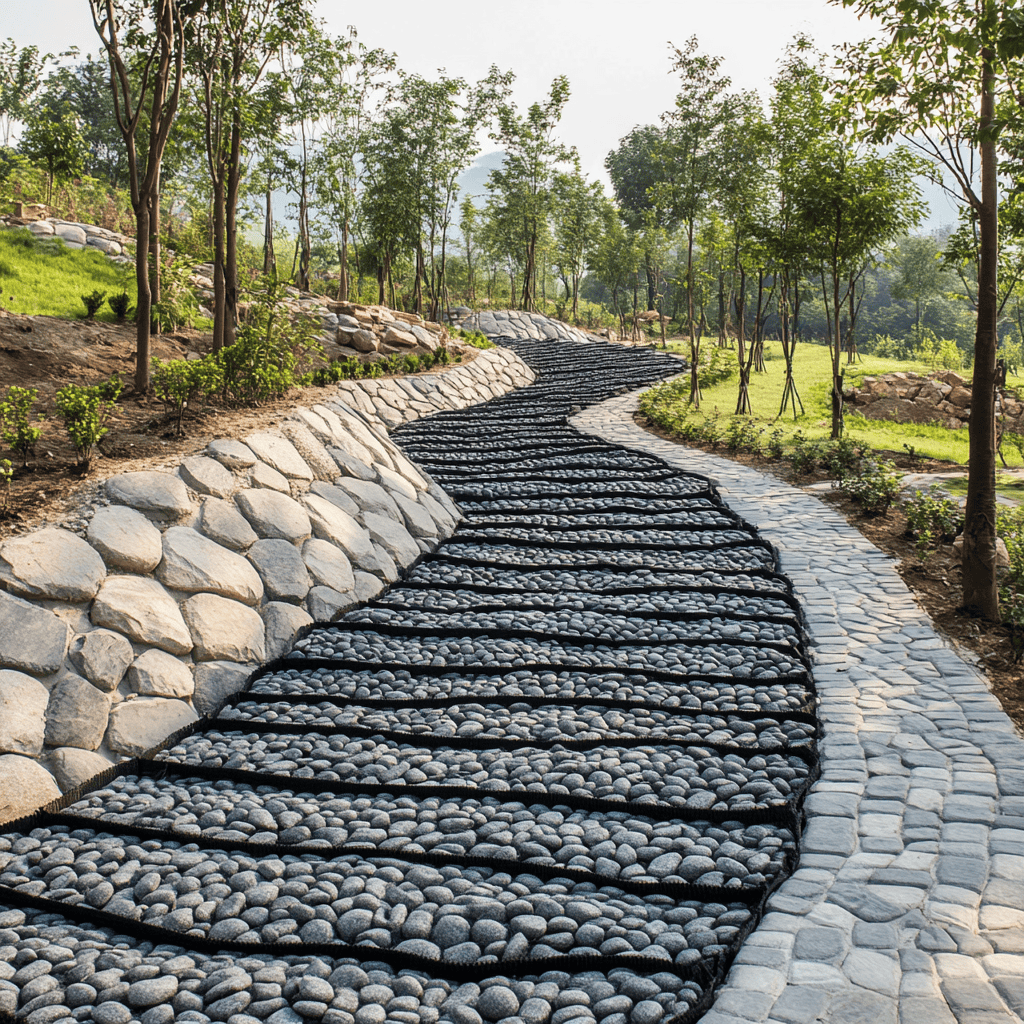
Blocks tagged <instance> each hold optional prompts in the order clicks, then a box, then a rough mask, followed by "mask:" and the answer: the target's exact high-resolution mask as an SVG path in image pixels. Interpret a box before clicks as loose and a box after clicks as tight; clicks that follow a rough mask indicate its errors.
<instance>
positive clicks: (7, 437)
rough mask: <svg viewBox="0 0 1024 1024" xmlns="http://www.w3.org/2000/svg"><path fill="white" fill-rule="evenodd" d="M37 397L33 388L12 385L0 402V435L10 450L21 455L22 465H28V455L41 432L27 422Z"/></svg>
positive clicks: (37, 393)
mask: <svg viewBox="0 0 1024 1024" xmlns="http://www.w3.org/2000/svg"><path fill="white" fill-rule="evenodd" d="M38 397H39V392H38V391H37V390H36V389H35V388H19V387H17V385H12V386H11V387H9V388H8V389H7V398H6V399H5V400H4V401H3V402H0V436H2V437H3V439H4V441H5V442H6V443H7V445H8V447H9V448H10V449H11V451H13V452H14V453H15V454H16V455H18V456H20V457H21V464H22V466H26V465H28V457H29V455H31V454H32V453H33V452H34V451H35V447H36V441H38V440H39V436H40V435H41V434H42V430H41V429H40V428H39V427H33V426H32V425H31V424H30V422H29V420H30V411H31V409H32V406H33V405H34V404H35V401H36V399H37V398H38Z"/></svg>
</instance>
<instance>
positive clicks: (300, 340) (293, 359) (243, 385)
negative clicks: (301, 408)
mask: <svg viewBox="0 0 1024 1024" xmlns="http://www.w3.org/2000/svg"><path fill="white" fill-rule="evenodd" d="M285 295H286V292H285V285H284V283H283V282H279V281H277V279H276V278H262V279H261V280H260V281H259V282H258V284H257V287H256V291H255V293H254V295H253V301H252V303H251V304H250V306H249V311H248V313H247V314H246V318H245V321H244V322H243V323H242V326H241V327H240V328H239V331H238V335H237V341H236V342H235V343H234V345H230V346H228V347H227V348H225V349H222V350H221V351H220V352H218V353H217V356H216V359H217V361H218V363H219V364H220V366H221V368H222V372H223V388H224V397H225V399H226V400H228V401H234V402H239V403H241V404H243V405H258V404H259V403H260V402H265V401H267V400H268V399H271V398H279V397H280V396H281V395H283V394H284V393H285V392H286V391H287V390H288V389H289V388H290V387H293V386H294V385H295V384H297V383H299V382H300V381H301V380H302V379H303V373H304V372H308V371H304V369H303V363H304V362H305V361H307V360H309V359H310V357H318V358H319V359H321V360H323V359H324V350H323V346H322V345H321V344H320V342H319V339H318V335H319V332H320V321H319V319H318V318H317V317H315V316H312V315H310V314H306V313H296V314H293V313H291V312H290V311H289V310H288V309H287V308H286V307H285V306H284V305H283V300H284V298H285ZM314 377H315V371H314Z"/></svg>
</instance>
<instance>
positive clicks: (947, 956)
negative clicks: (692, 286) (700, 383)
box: [570, 392, 1024, 1024]
mask: <svg viewBox="0 0 1024 1024" xmlns="http://www.w3.org/2000/svg"><path fill="white" fill-rule="evenodd" d="M640 393H641V392H633V393H631V394H628V395H624V396H620V397H618V398H614V399H611V400H610V401H608V402H605V403H603V404H602V405H599V406H596V407H594V408H592V409H588V410H586V411H585V412H583V413H580V414H579V415H577V416H575V417H574V418H573V419H572V420H571V421H570V423H571V425H572V426H574V427H575V428H576V429H578V430H580V431H582V432H583V433H587V434H591V435H596V436H599V437H602V438H605V439H606V440H608V441H611V442H614V443H615V444H620V445H625V446H627V447H631V448H635V449H642V450H643V451H646V452H649V453H651V454H654V455H658V456H660V457H661V458H663V459H665V460H666V461H667V462H669V463H670V464H672V465H675V466H678V467H680V468H682V469H685V470H689V471H691V472H695V473H700V474H703V475H705V476H709V477H711V478H713V479H714V480H716V482H717V483H718V485H719V488H720V491H721V493H722V496H723V497H724V498H725V499H726V500H727V501H728V503H729V505H730V507H732V508H733V509H734V510H735V511H736V512H738V513H739V514H740V515H742V516H743V517H745V518H746V519H747V520H748V521H750V522H751V523H753V524H754V525H756V526H757V527H758V529H759V530H760V531H761V533H762V535H763V536H764V537H765V538H766V539H767V540H769V541H770V542H771V543H772V544H774V545H775V547H776V549H777V550H778V552H779V556H780V563H781V565H780V568H781V570H782V571H783V572H784V573H785V574H786V575H787V576H788V577H789V578H790V579H791V580H792V582H793V586H794V592H795V594H796V595H797V596H798V597H799V598H800V600H801V602H802V604H803V608H804V613H805V616H806V625H807V629H808V633H809V636H810V640H811V652H812V657H813V672H814V678H815V682H816V685H817V688H818V693H819V698H820V707H819V715H820V719H821V723H822V731H823V735H822V737H821V740H820V752H821V761H822V773H821V778H820V780H819V781H818V782H817V783H816V784H815V785H814V787H813V788H812V791H811V793H810V795H809V796H808V798H807V801H806V805H805V810H806V815H807V827H806V830H805V832H804V835H803V839H802V842H801V860H800V866H799V868H798V870H797V871H796V873H795V874H794V875H793V876H792V877H791V878H790V879H788V880H787V881H786V882H785V883H784V884H783V885H782V886H781V887H780V888H779V889H778V890H777V891H776V892H775V894H774V895H773V896H772V898H771V900H770V901H769V904H768V909H767V913H766V915H765V917H764V919H763V920H762V922H761V925H760V927H759V928H758V929H757V930H756V931H755V932H754V933H753V934H752V935H751V936H750V937H749V938H748V940H747V942H746V943H745V944H744V946H743V948H742V949H741V950H740V953H739V955H738V956H737V958H736V961H735V963H734V965H733V967H732V970H731V971H730V973H729V975H728V978H727V981H726V984H725V985H723V986H722V988H721V990H720V991H719V994H718V997H717V999H716V1001H715V1004H714V1006H713V1008H712V1009H711V1010H710V1011H709V1012H708V1013H707V1014H706V1015H705V1016H704V1017H703V1018H702V1024H748V1022H751V1021H754V1022H768V1024H811V1022H814V1021H828V1022H830V1024H839V1022H842V1024H859V1022H864V1024H869V1022H870V1024H952V1022H958V1024H1019V1022H1021V1021H1022V1020H1024V740H1022V739H1021V737H1020V736H1019V735H1018V734H1017V732H1016V731H1015V729H1014V726H1013V723H1012V722H1011V721H1010V719H1009V718H1008V717H1007V716H1006V715H1005V713H1004V712H1003V711H1002V708H1001V707H1000V705H999V702H998V701H997V700H996V699H995V697H993V696H992V694H991V693H990V692H989V690H988V688H987V684H986V681H985V679H984V677H983V676H982V675H981V674H980V673H979V672H978V671H977V670H976V669H975V668H973V667H972V666H971V665H969V664H967V663H966V662H965V661H964V660H963V659H962V658H961V657H960V656H959V655H958V654H957V653H956V652H955V651H954V650H952V649H951V648H950V647H949V646H948V645H947V644H946V643H945V642H944V641H943V640H942V639H941V638H940V637H939V636H938V635H937V634H936V633H935V630H934V628H933V626H932V623H931V620H930V619H929V618H928V616H927V615H926V614H925V613H924V612H923V611H922V610H921V609H920V608H919V607H918V606H917V604H916V603H915V601H914V599H913V596H912V595H911V594H910V592H909V591H908V590H907V588H906V586H905V585H904V584H903V581H902V580H901V579H900V578H899V576H898V574H897V573H896V571H895V565H894V563H893V562H892V561H891V559H889V558H888V557H887V556H886V555H884V554H883V553H882V552H881V551H879V550H878V548H876V547H875V546H874V545H872V544H871V543H869V542H868V541H867V540H866V539H865V538H864V537H863V536H862V535H861V534H860V533H859V532H858V531H856V530H855V529H854V528H853V527H851V526H850V525H849V524H848V523H847V522H846V521H845V520H844V519H842V517H840V516H839V515H837V514H836V513H835V512H833V511H832V510H831V509H829V508H828V507H827V506H825V505H823V504H822V503H821V502H819V501H818V500H817V499H816V498H813V497H811V496H810V495H808V494H805V493H804V492H802V491H800V490H798V489H796V488H793V487H790V486H789V485H788V484H786V483H784V482H782V481H780V480H776V479H775V478H773V477H771V476H766V475H764V474H762V473H759V472H757V471H756V470H753V469H749V468H747V467H745V466H741V465H739V464H737V463H733V462H729V461H727V460H725V459H721V458H718V457H716V456H713V455H708V454H706V453H704V452H701V451H697V450H694V449H691V448H686V447H684V446H681V445H676V444H673V443H672V442H670V441H665V440H662V439H660V438H657V437H655V436H653V435H652V434H649V433H647V432H646V431H645V430H643V429H641V428H640V427H638V426H637V425H636V424H635V423H634V422H633V414H634V412H635V411H636V409H637V401H638V396H639V394H640Z"/></svg>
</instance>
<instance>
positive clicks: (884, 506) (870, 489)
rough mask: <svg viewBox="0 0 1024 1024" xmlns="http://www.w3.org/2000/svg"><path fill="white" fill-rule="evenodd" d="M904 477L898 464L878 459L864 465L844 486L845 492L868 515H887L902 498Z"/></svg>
mask: <svg viewBox="0 0 1024 1024" xmlns="http://www.w3.org/2000/svg"><path fill="white" fill-rule="evenodd" d="M901 488H902V477H901V476H900V473H899V471H898V470H897V468H896V464H895V463H893V462H890V461H889V460H888V459H878V460H877V461H869V462H865V463H863V464H862V466H861V469H860V471H859V472H858V473H855V474H854V475H853V476H851V477H849V478H847V479H846V480H845V481H844V482H843V484H842V490H843V491H845V492H846V493H847V494H848V495H849V496H850V497H851V498H852V499H853V500H854V501H856V502H857V503H858V504H859V505H860V506H861V507H862V508H863V509H864V512H865V513H866V514H867V515H876V516H880V515H885V513H886V512H888V511H889V508H890V507H891V506H892V504H893V503H894V502H895V501H896V499H897V498H899V496H900V490H901Z"/></svg>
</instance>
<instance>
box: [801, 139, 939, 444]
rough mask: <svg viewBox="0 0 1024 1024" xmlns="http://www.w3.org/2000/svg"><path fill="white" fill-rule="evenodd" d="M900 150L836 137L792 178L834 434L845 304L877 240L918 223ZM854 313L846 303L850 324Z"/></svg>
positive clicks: (810, 152) (907, 159)
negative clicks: (828, 363) (862, 146)
mask: <svg viewBox="0 0 1024 1024" xmlns="http://www.w3.org/2000/svg"><path fill="white" fill-rule="evenodd" d="M920 170H921V168H920V165H919V162H918V161H916V160H913V159H912V158H911V154H910V153H909V152H907V151H906V150H905V149H902V148H901V149H898V150H896V151H895V152H894V153H892V154H890V155H888V156H879V155H877V154H876V153H874V152H871V151H867V152H859V151H857V150H855V149H854V148H853V147H852V146H851V145H850V143H849V142H848V141H847V140H846V139H844V138H843V137H842V136H840V135H832V136H821V137H819V138H818V139H817V141H816V142H813V143H809V144H808V146H807V149H806V152H805V155H804V161H803V164H802V167H801V170H800V171H799V172H797V173H794V175H793V176H792V179H791V190H792V193H791V194H792V200H793V207H794V213H795V217H796V222H797V224H798V225H799V226H800V228H801V229H802V231H803V232H804V234H805V237H806V238H807V242H808V247H809V251H810V256H811V259H812V260H813V261H814V263H816V264H817V267H818V271H819V276H820V282H821V291H822V299H823V301H824V304H825V309H826V315H827V317H828V320H827V323H828V333H829V342H830V347H831V351H832V437H833V438H839V437H841V436H842V433H843V370H842V353H843V334H842V314H843V308H844V306H845V305H846V303H848V302H849V303H851V304H853V303H855V289H856V287H857V284H858V281H859V280H860V278H861V276H862V274H863V273H864V270H865V267H866V266H867V265H868V264H869V263H870V262H871V261H872V259H874V258H875V257H876V254H877V253H878V250H879V248H880V247H881V246H883V245H885V244H886V243H888V242H892V241H894V240H895V239H896V238H898V237H900V236H901V235H903V234H904V233H905V232H906V231H907V230H908V229H909V228H911V227H913V226H914V225H915V224H917V223H919V221H920V219H921V217H922V216H923V213H924V207H923V204H922V202H921V198H920V189H919V188H918V186H917V184H916V183H915V181H914V175H915V174H916V173H918V172H920ZM854 318H855V313H854V310H853V308H851V316H850V327H851V328H852V323H853V320H854Z"/></svg>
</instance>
